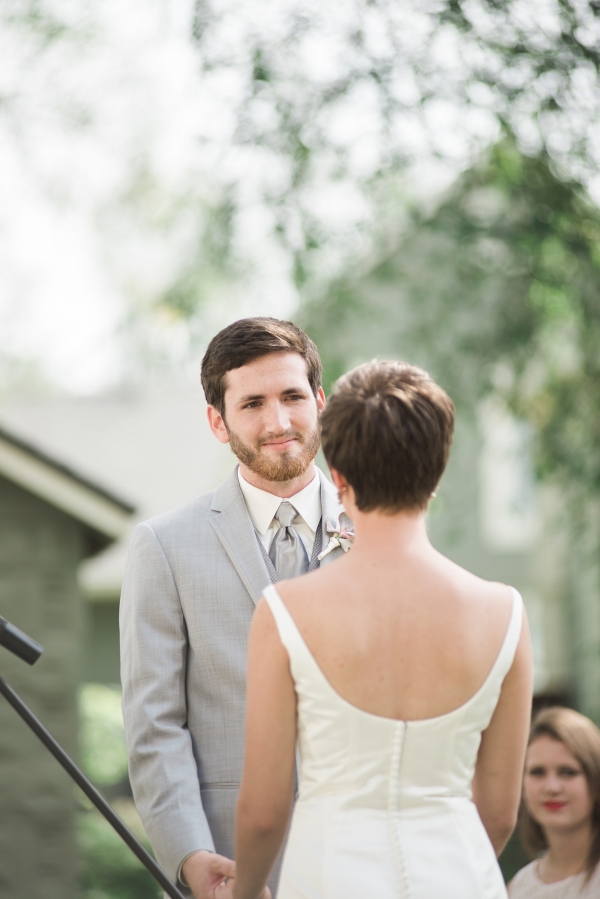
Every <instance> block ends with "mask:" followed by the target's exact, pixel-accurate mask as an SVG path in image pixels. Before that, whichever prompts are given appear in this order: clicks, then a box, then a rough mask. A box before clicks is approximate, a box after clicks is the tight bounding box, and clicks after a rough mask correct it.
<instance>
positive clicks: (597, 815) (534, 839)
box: [519, 706, 600, 882]
mask: <svg viewBox="0 0 600 899" xmlns="http://www.w3.org/2000/svg"><path fill="white" fill-rule="evenodd" d="M540 737H550V738H551V739H552V740H558V742H559V743H563V744H564V746H566V748H567V749H568V750H569V752H570V753H571V754H572V755H573V756H574V757H575V758H576V759H577V761H578V762H579V764H580V765H581V768H582V770H583V773H584V775H585V779H586V781H587V785H588V789H589V791H590V797H591V799H592V802H593V807H592V829H593V838H592V845H591V846H590V851H589V855H588V857H587V861H586V865H585V871H586V882H587V881H588V880H589V878H590V877H591V876H592V874H593V873H594V869H595V867H596V865H597V864H598V862H599V861H600V730H599V729H598V728H597V727H596V725H595V724H594V723H593V721H590V719H589V718H586V717H585V715H580V714H579V712H575V711H573V709H566V708H561V707H560V706H552V707H550V708H547V709H542V710H541V711H540V712H538V714H537V715H536V716H535V718H534V719H533V723H532V725H531V732H530V734H529V742H528V744H527V745H528V746H531V744H532V743H533V742H534V741H535V740H537V739H539V738H540ZM519 831H520V834H521V840H522V842H523V845H524V847H525V849H526V850H527V852H528V853H529V855H530V856H531V857H532V858H537V857H538V856H539V855H541V853H542V852H544V851H545V850H546V849H547V848H548V841H547V840H546V836H545V834H544V831H543V829H542V827H541V826H540V825H539V824H538V822H537V821H536V820H535V819H534V818H533V817H532V816H531V815H530V813H529V811H528V810H527V807H526V805H525V802H524V800H523V799H522V800H521V809H520V812H519Z"/></svg>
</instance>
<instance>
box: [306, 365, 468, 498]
mask: <svg viewBox="0 0 600 899" xmlns="http://www.w3.org/2000/svg"><path fill="white" fill-rule="evenodd" d="M322 426H323V452H324V453H325V458H326V459H327V462H328V464H329V465H330V466H331V468H334V469H335V470H336V471H338V472H339V473H340V474H341V475H343V476H344V477H345V478H346V479H347V480H348V482H349V484H351V486H352V488H353V490H354V494H355V497H356V504H357V506H358V508H359V509H360V510H361V511H363V512H370V511H372V510H373V509H382V510H384V511H386V512H389V513H390V514H392V513H394V512H399V511H400V510H402V509H415V510H416V509H424V508H425V507H426V506H427V502H428V500H429V497H430V496H431V494H432V492H433V491H434V490H435V489H436V487H437V485H438V483H439V480H440V478H441V476H442V474H443V472H444V469H445V467H446V463H447V461H448V456H449V453H450V446H451V444H452V435H453V433H454V404H453V402H452V400H451V399H450V397H449V396H448V394H447V393H445V391H444V390H442V388H441V387H439V386H438V384H436V383H435V381H434V380H433V379H432V378H431V377H430V376H429V375H428V374H427V372H425V371H423V370H422V369H420V368H417V367H416V366H414V365H408V364H407V363H406V362H378V361H376V360H375V361H373V362H367V363H365V364H364V365H359V366H358V367H357V368H354V369H353V370H352V371H350V372H348V374H346V375H344V376H343V377H341V378H340V379H339V381H337V383H336V384H335V386H334V389H333V393H332V395H331V398H330V400H329V402H328V404H327V406H326V408H325V410H324V412H323V416H322Z"/></svg>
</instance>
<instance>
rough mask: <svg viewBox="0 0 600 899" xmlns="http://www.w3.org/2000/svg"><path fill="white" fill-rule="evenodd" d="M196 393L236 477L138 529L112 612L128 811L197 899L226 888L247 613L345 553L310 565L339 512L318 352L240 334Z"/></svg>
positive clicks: (285, 332) (245, 328) (278, 338)
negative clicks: (233, 461) (272, 592)
mask: <svg viewBox="0 0 600 899" xmlns="http://www.w3.org/2000/svg"><path fill="white" fill-rule="evenodd" d="M202 386H203V388H204V393H205V396H206V400H207V403H208V410H207V414H208V421H209V424H210V428H211V430H212V432H213V434H214V435H215V437H216V438H217V439H218V440H220V441H221V443H229V444H230V446H231V449H232V450H233V452H234V453H235V455H236V456H237V458H238V460H239V466H238V467H237V468H236V470H235V471H234V472H233V473H232V474H231V475H230V476H229V477H228V478H227V479H226V480H225V481H224V482H223V483H222V484H221V485H220V486H219V487H217V489H216V490H214V491H213V492H211V493H207V494H204V495H203V496H199V497H196V499H193V500H191V501H190V502H188V503H186V504H185V505H183V506H180V507H179V508H178V509H175V510H173V511H172V512H167V513H165V514H164V515H159V516H158V517H157V518H154V519H152V520H150V521H146V522H144V523H142V524H140V525H138V526H137V528H136V530H135V532H134V536H133V540H132V543H131V548H130V551H129V558H128V562H127V569H126V573H125V580H124V583H123V592H122V596H121V610H120V625H121V679H122V684H123V716H124V719H125V733H126V737H127V748H128V754H129V771H130V777H131V784H132V787H133V794H134V797H135V802H136V805H137V808H138V811H139V813H140V816H141V819H142V822H143V824H144V827H145V828H146V832H147V833H148V836H149V838H150V841H151V843H152V846H153V848H154V850H155V852H156V855H157V858H158V860H159V862H160V863H161V865H162V866H163V867H164V868H165V870H166V871H167V873H168V874H169V876H170V877H171V878H173V879H175V878H179V880H180V883H182V884H184V885H185V886H187V887H189V888H190V889H191V893H190V895H191V894H193V895H194V897H196V899H208V897H212V896H213V890H214V888H215V886H216V885H217V884H218V883H219V882H220V881H221V880H222V879H223V878H224V877H226V876H232V875H233V873H234V866H233V863H232V862H231V861H230V859H231V858H232V857H233V850H234V829H235V805H236V799H237V792H238V786H239V782H240V776H241V771H242V761H243V750H244V707H245V687H246V684H245V675H246V644H247V639H248V631H249V627H250V622H251V619H252V613H253V611H254V606H255V605H256V603H257V602H258V600H259V598H260V595H261V592H262V590H263V588H264V587H265V586H266V585H267V584H268V583H269V582H275V581H277V580H279V579H280V578H282V579H283V578H290V577H296V576H298V575H301V574H303V573H305V572H307V571H312V570H313V569H315V568H317V567H319V565H320V564H328V563H329V562H331V561H332V560H333V559H335V558H337V556H338V555H340V554H341V553H342V550H341V549H340V548H339V546H336V548H334V549H333V550H332V551H329V552H328V553H327V555H326V556H324V558H323V562H322V563H321V562H320V560H319V556H320V554H321V552H322V551H323V550H325V548H326V547H327V546H328V544H329V539H330V535H331V534H333V533H334V532H335V531H336V530H338V529H339V527H338V522H339V517H340V514H341V512H342V507H341V505H340V504H339V502H338V498H337V493H336V491H335V489H334V488H333V486H332V485H331V484H330V483H329V481H328V480H327V479H326V478H325V476H324V475H323V473H322V472H321V471H319V469H317V468H316V466H315V464H314V457H315V455H316V453H317V450H318V447H319V413H320V411H321V410H322V409H323V406H324V404H325V396H324V393H323V388H322V387H321V360H320V358H319V354H318V352H317V348H316V347H315V345H314V343H313V342H312V341H311V340H310V339H309V338H308V336H307V335H306V334H305V333H304V332H303V331H301V330H300V329H299V328H297V327H296V326H295V325H293V324H292V323H291V322H285V321H278V320H277V319H273V318H249V319H242V320H241V321H237V322H234V324H232V325H229V326H228V327H227V328H225V329H224V330H223V331H221V332H220V333H219V334H217V335H216V337H214V338H213V340H212V341H211V342H210V344H209V346H208V349H207V351H206V353H205V355H204V359H203V360H202ZM272 880H273V884H274V883H275V881H276V875H274V877H273V878H272ZM273 884H272V888H273Z"/></svg>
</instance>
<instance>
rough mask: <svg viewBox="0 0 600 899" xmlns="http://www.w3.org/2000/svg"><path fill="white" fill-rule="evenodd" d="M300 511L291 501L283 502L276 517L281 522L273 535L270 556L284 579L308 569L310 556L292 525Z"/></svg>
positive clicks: (304, 572) (303, 572)
mask: <svg viewBox="0 0 600 899" xmlns="http://www.w3.org/2000/svg"><path fill="white" fill-rule="evenodd" d="M297 514H298V513H297V512H296V510H295V509H294V507H293V506H292V504H291V503H281V505H280V506H279V508H278V509H277V512H276V513H275V518H276V519H277V521H278V522H279V524H280V528H279V530H278V531H277V532H276V533H275V536H274V537H273V542H272V543H271V548H270V550H269V557H270V559H271V562H272V563H273V565H274V566H275V568H276V570H277V574H278V575H279V577H280V578H281V579H282V580H286V578H290V577H298V575H300V574H306V572H307V571H308V556H307V554H306V550H305V549H304V544H303V543H302V540H301V539H300V536H299V534H298V532H297V531H295V530H294V528H293V527H291V524H292V522H293V520H294V519H295V518H296V515H297Z"/></svg>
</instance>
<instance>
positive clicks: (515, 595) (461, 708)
mask: <svg viewBox="0 0 600 899" xmlns="http://www.w3.org/2000/svg"><path fill="white" fill-rule="evenodd" d="M510 589H511V591H512V596H513V604H512V609H511V613H510V617H509V619H508V625H507V627H506V631H505V633H504V637H503V638H502V643H501V644H500V649H499V650H498V653H497V655H496V658H495V659H494V662H493V664H492V667H491V668H490V670H489V672H488V674H487V675H486V677H485V680H484V681H483V683H482V684H481V686H480V687H478V688H477V690H476V691H475V693H473V695H472V696H470V697H469V699H467V700H466V701H465V702H463V703H461V704H460V705H459V706H457V707H456V708H454V709H451V710H450V711H449V712H444V713H443V714H442V715H434V716H433V717H432V718H392V717H390V716H389V715H377V714H376V713H375V712H368V711H367V710H366V709H361V708H360V706H357V705H354V703H353V702H350V701H349V700H348V699H345V698H344V697H343V696H342V695H341V693H338V691H337V690H336V689H335V687H334V686H333V684H332V683H331V681H330V680H329V679H328V678H327V677H326V676H325V673H324V672H323V669H322V668H321V666H320V665H319V663H318V662H317V660H316V659H315V657H314V655H313V654H312V651H311V649H310V647H309V645H308V643H307V642H306V640H305V639H304V637H303V636H302V633H301V631H300V628H299V627H298V625H297V624H296V622H295V621H294V617H293V615H292V613H291V612H290V610H289V609H288V607H287V606H286V604H285V603H284V601H283V600H282V598H281V596H280V595H279V593H278V592H277V589H276V587H275V584H269V586H268V587H267V590H272V592H273V593H274V594H275V596H276V597H277V600H278V601H279V603H280V605H281V607H282V609H283V610H284V612H285V614H286V615H287V616H288V618H289V620H290V622H291V624H292V626H293V628H294V630H295V632H296V634H297V636H298V638H299V639H300V641H301V643H302V645H303V646H304V649H305V650H306V652H307V654H308V656H309V658H310V660H311V662H312V664H313V666H314V668H315V670H316V671H317V673H318V675H319V677H320V678H321V680H322V681H323V683H324V684H325V686H326V687H327V689H328V690H329V691H330V692H331V693H332V694H333V695H334V696H335V697H336V698H337V699H338V700H339V701H340V702H341V703H343V705H345V706H348V708H349V709H352V710H353V711H354V712H358V713H359V714H360V715H367V716H368V717H369V718H377V719H378V720H379V721H389V722H390V723H392V724H411V725H418V724H430V723H432V722H434V721H441V720H442V719H443V718H450V717H452V716H453V715H457V714H458V713H459V712H463V711H465V710H466V709H467V707H468V706H470V705H471V704H472V703H474V702H475V701H476V700H477V699H478V698H479V696H480V695H481V693H483V691H484V690H485V688H486V687H487V685H488V683H489V681H490V680H491V679H492V677H493V675H494V673H495V671H496V668H497V666H498V664H499V662H500V659H501V658H502V656H503V654H504V648H505V646H506V641H507V640H508V637H509V635H510V633H511V630H512V626H513V621H514V618H515V615H516V614H517V610H518V609H519V602H518V600H519V599H520V597H521V594H520V593H519V592H518V590H517V589H516V588H515V587H511V588H510ZM265 592H266V591H265Z"/></svg>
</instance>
